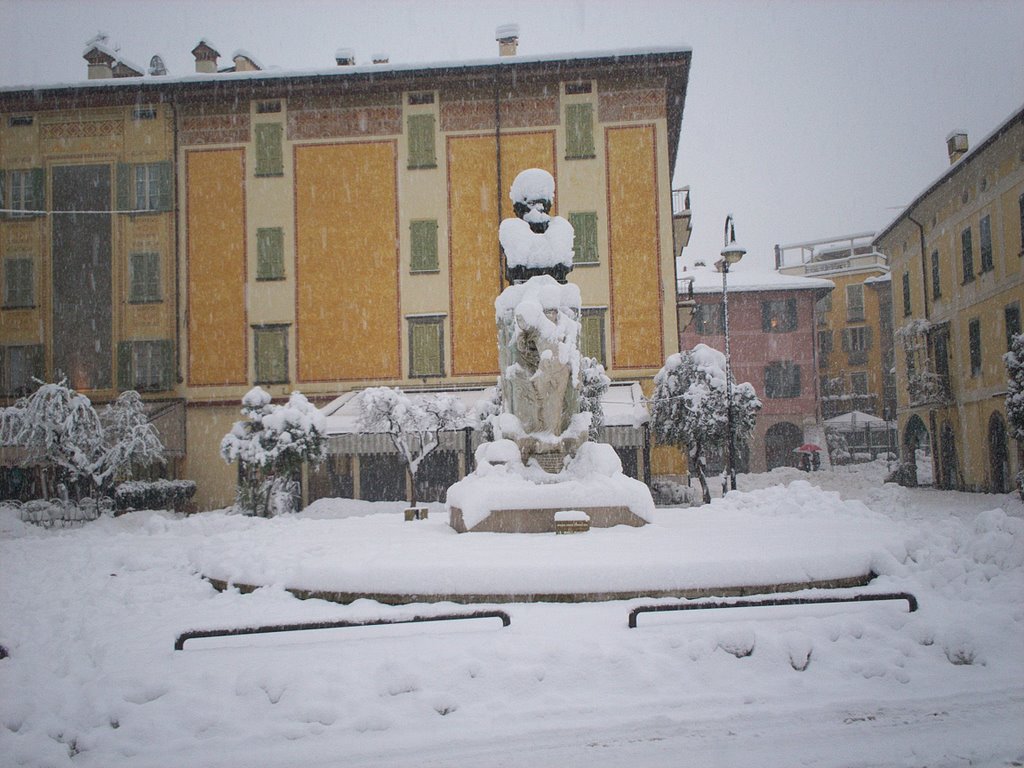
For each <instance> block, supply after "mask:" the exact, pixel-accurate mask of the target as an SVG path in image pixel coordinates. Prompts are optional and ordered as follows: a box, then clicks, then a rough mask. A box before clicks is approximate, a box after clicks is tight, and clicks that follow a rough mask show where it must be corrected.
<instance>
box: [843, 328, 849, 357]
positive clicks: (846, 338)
mask: <svg viewBox="0 0 1024 768" xmlns="http://www.w3.org/2000/svg"><path fill="white" fill-rule="evenodd" d="M849 351H850V329H849V328H843V352H849Z"/></svg>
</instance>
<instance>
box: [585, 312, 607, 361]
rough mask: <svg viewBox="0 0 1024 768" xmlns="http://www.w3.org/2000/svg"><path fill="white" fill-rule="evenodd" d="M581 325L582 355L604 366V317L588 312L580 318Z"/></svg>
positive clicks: (597, 313)
mask: <svg viewBox="0 0 1024 768" xmlns="http://www.w3.org/2000/svg"><path fill="white" fill-rule="evenodd" d="M580 325H581V328H580V353H581V354H582V355H583V356H584V357H592V358H594V359H595V360H597V362H599V363H601V365H604V364H605V361H604V315H603V314H602V313H600V312H586V313H584V314H583V316H582V317H581V318H580Z"/></svg>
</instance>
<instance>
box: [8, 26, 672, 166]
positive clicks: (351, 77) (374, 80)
mask: <svg viewBox="0 0 1024 768" xmlns="http://www.w3.org/2000/svg"><path fill="white" fill-rule="evenodd" d="M204 43H206V44H207V45H209V43H207V42H206V41H205V40H203V41H200V45H202V44H204ZM197 47H199V46H197ZM691 53H692V52H691V49H690V48H689V47H686V46H668V47H651V48H623V49H618V50H611V51H582V52H577V53H562V54H538V55H533V56H520V55H515V56H495V57H491V58H485V59H472V60H466V61H436V62H426V63H406V64H397V63H387V64H361V65H357V64H353V65H347V66H337V65H334V66H330V67H325V68H320V69H311V70H284V69H276V68H270V69H263V70H258V71H247V72H218V73H195V72H193V73H189V74H186V75H181V76H173V77H172V76H168V75H162V76H140V77H122V78H110V79H96V80H84V81H79V82H72V83H55V84H52V85H38V86H27V85H21V86H7V87H2V88H0V110H12V111H14V110H32V109H64V108H69V107H73V106H82V105H81V104H74V103H71V102H70V101H69V100H70V99H72V98H73V97H76V96H78V97H85V96H86V95H89V94H108V98H109V95H110V94H125V95H128V97H129V98H132V99H134V98H137V97H140V96H141V97H145V98H150V99H152V100H158V101H160V100H168V99H170V98H173V97H175V96H187V95H189V94H195V93H196V92H197V91H200V92H201V91H203V90H206V89H208V88H209V89H213V88H216V89H217V91H218V92H219V93H221V94H223V93H224V91H225V90H226V89H229V88H232V87H234V88H237V89H238V90H240V91H242V92H243V93H245V94H246V96H247V97H248V98H257V99H258V98H267V97H270V95H271V93H272V92H274V91H275V90H276V91H279V90H280V88H281V87H282V86H286V87H289V88H290V87H294V86H295V85H299V84H310V85H314V86H316V85H325V84H328V83H338V84H345V85H355V84H362V85H364V86H365V85H367V84H374V85H376V84H381V83H391V82H396V83H400V82H402V81H409V80H415V79H423V78H437V77H452V76H458V77H460V78H470V77H492V78H501V77H503V76H504V74H505V73H509V74H508V75H507V76H508V77H509V78H513V77H516V76H519V75H526V74H531V73H537V74H551V73H553V74H556V75H560V76H562V77H563V78H569V77H573V76H576V73H578V72H579V71H581V70H589V71H593V70H604V71H605V72H606V73H607V76H609V77H621V76H623V75H624V73H625V71H627V70H636V69H641V70H642V71H643V72H645V73H650V74H652V75H654V74H657V75H659V76H662V77H664V78H665V82H666V86H665V87H666V103H665V108H666V113H667V115H668V140H669V164H670V176H671V173H672V172H674V169H675V160H676V155H677V154H678V148H679V134H680V131H681V129H682V119H683V106H684V103H685V101H686V88H687V83H688V80H689V74H690V58H691ZM214 83H216V84H217V85H216V86H213V85H212V84H214Z"/></svg>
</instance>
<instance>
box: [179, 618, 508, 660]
mask: <svg viewBox="0 0 1024 768" xmlns="http://www.w3.org/2000/svg"><path fill="white" fill-rule="evenodd" d="M460 619H501V625H502V626H503V627H507V626H508V625H509V624H510V623H511V622H512V619H511V618H509V615H508V614H507V613H505V612H504V611H473V612H471V613H445V614H438V615H437V616H413V617H412V618H411V619H362V620H353V621H314V622H306V623H300V624H268V625H266V626H262V627H232V628H227V629H194V630H190V631H188V632H182V633H181V634H180V635H178V638H177V639H176V640H175V641H174V650H176V651H180V650H183V649H184V647H185V643H186V642H187V641H188V640H194V639H197V638H201V637H233V636H237V635H264V634H269V633H271V632H304V631H306V630H311V629H343V628H346V627H377V626H382V625H386V624H416V623H420V622H427V621H458V620H460Z"/></svg>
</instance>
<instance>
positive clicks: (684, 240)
mask: <svg viewBox="0 0 1024 768" xmlns="http://www.w3.org/2000/svg"><path fill="white" fill-rule="evenodd" d="M690 219H691V215H690V188H689V187H682V188H680V189H673V190H672V239H673V241H674V243H675V254H676V256H679V255H680V254H681V253H682V250H683V248H685V247H686V246H687V245H689V244H690V233H691V232H692V231H693V226H692V225H691V223H690Z"/></svg>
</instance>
